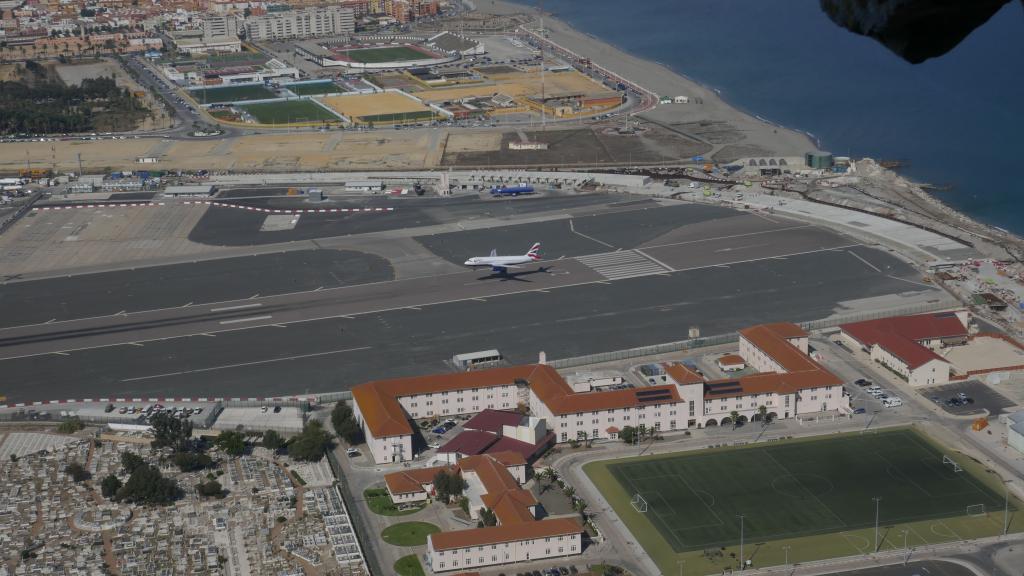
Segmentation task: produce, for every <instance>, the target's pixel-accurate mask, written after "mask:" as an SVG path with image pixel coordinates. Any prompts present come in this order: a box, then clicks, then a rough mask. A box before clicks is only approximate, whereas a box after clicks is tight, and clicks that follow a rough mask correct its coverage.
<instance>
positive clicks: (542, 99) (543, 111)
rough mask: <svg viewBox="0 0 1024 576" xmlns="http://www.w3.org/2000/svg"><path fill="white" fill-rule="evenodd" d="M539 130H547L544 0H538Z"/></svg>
mask: <svg viewBox="0 0 1024 576" xmlns="http://www.w3.org/2000/svg"><path fill="white" fill-rule="evenodd" d="M539 10H540V129H541V131H546V130H547V120H548V115H547V101H546V98H547V95H546V93H545V91H544V42H545V41H546V38H545V36H544V0H540V3H539Z"/></svg>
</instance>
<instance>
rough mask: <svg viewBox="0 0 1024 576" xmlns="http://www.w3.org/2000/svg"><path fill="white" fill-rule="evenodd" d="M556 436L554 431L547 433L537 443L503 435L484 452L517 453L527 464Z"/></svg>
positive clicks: (492, 453) (491, 453)
mask: <svg viewBox="0 0 1024 576" xmlns="http://www.w3.org/2000/svg"><path fill="white" fill-rule="evenodd" d="M554 436H555V433H554V432H548V433H547V435H545V436H544V438H542V439H541V441H540V442H538V443H537V444H530V443H529V442H523V441H521V440H516V439H515V438H507V437H503V438H500V439H498V441H497V442H495V443H494V444H491V446H489V447H488V448H487V450H485V451H484V453H485V454H490V455H492V456H493V455H494V454H495V453H501V454H516V455H518V456H519V457H520V458H522V459H523V463H524V464H525V463H526V461H527V460H529V459H531V458H533V457H534V456H535V455H536V454H537V452H539V451H541V450H543V449H544V448H545V447H547V446H548V445H549V444H550V443H551V441H552V440H553V439H554ZM506 466H507V464H506Z"/></svg>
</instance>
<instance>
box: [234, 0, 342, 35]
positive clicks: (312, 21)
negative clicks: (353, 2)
mask: <svg viewBox="0 0 1024 576" xmlns="http://www.w3.org/2000/svg"><path fill="white" fill-rule="evenodd" d="M355 29H356V25H355V12H354V11H353V10H352V8H347V7H343V6H320V7H310V8H303V9H300V10H286V11H283V12H272V13H268V14H264V15H262V16H251V17H249V18H247V19H246V20H245V32H246V37H247V38H248V39H249V40H253V41H257V42H258V41H264V40H280V39H283V38H311V37H317V36H338V35H342V34H351V33H353V32H355Z"/></svg>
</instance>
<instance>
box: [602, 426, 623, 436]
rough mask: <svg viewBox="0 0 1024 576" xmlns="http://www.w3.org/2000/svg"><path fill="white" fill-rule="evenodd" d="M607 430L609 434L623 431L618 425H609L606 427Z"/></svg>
mask: <svg viewBox="0 0 1024 576" xmlns="http://www.w3.org/2000/svg"><path fill="white" fill-rule="evenodd" d="M605 432H607V433H609V434H618V433H619V432H621V430H619V427H618V426H609V427H608V428H607V429H605Z"/></svg>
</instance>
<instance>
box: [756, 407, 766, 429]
mask: <svg viewBox="0 0 1024 576" xmlns="http://www.w3.org/2000/svg"><path fill="white" fill-rule="evenodd" d="M757 413H758V415H759V416H761V422H762V423H763V424H762V425H763V426H767V425H768V407H767V406H765V405H764V404H761V405H760V406H758V407H757Z"/></svg>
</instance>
